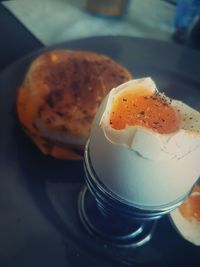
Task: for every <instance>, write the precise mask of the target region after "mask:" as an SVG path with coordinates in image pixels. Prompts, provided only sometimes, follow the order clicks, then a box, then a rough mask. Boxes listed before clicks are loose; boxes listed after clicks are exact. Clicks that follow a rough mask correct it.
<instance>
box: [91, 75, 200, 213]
mask: <svg viewBox="0 0 200 267" xmlns="http://www.w3.org/2000/svg"><path fill="white" fill-rule="evenodd" d="M123 94H126V98H124V95H123ZM128 95H131V101H133V102H131V101H130V103H131V104H134V97H135V96H136V98H137V97H142V98H143V99H145V98H147V103H145V104H144V105H142V106H140V107H139V111H140V113H141V114H140V115H145V114H146V113H147V114H148V115H149V116H151V118H150V120H151V121H152V123H153V122H154V121H155V119H156V121H158V119H159V118H160V119H164V120H166V116H167V114H169V117H170V119H171V121H169V122H170V123H172V120H173V123H174V125H172V127H171V130H168V127H166V129H167V130H166V132H165V131H164V132H162V131H159V130H158V129H157V128H155V129H154V128H152V125H154V124H151V125H150V126H149V125H148V119H146V121H145V122H141V116H140V117H139V120H140V122H139V123H138V120H135V121H134V123H133V124H134V125H131V123H129V122H128V123H127V122H126V123H125V125H124V127H121V126H120V127H121V128H120V129H115V128H113V124H112V123H113V122H112V123H111V121H112V120H111V118H112V112H114V109H113V106H114V104H115V103H114V102H115V100H116V99H118V98H119V99H120V97H121V100H122V101H121V102H125V103H123V104H125V105H127V102H128V101H129V100H128V101H124V100H123V99H128ZM154 97H155V98H156V101H155V102H154V104H152V103H151V102H150V101H151V98H154ZM148 99H150V100H148ZM157 100H158V102H157ZM142 101H143V100H142ZM145 101H146V100H145ZM148 101H149V102H148ZM159 101H160V102H159ZM113 103H114V104H113ZM138 103H141V101H140V99H139V100H138ZM160 103H161V104H165V105H163V106H162V107H161V108H160V107H157V104H158V105H159V104H160ZM145 105H146V106H145ZM144 106H145V110H144ZM149 106H150V107H151V108H152V109H155V110H153V112H152V110H151V111H150V112H149V113H148V112H147V109H148V107H149ZM165 107H166V112H164V113H162V109H165ZM120 108H121V107H120ZM128 108H129V107H128ZM128 108H127V109H128ZM122 110H123V109H122ZM130 111H131V110H130ZM131 112H132V111H131ZM131 112H130V114H131ZM160 112H161V114H162V116H161V117H159V114H160ZM132 114H134V113H132ZM138 114H139V113H138V111H137V113H135V114H134V115H138ZM125 115H126V114H125ZM125 115H124V113H122V114H121V117H122V118H123V119H124V117H125ZM119 116H120V115H119ZM155 117H156V118H155ZM191 117H192V118H193V119H191ZM134 119H135V118H134ZM160 121H161V120H160ZM164 124H165V123H164V122H163V124H162V123H161V122H160V125H164ZM199 130H200V113H199V112H198V111H196V110H194V109H192V108H191V107H189V106H187V105H185V104H184V103H182V102H180V101H177V100H171V99H169V98H168V97H166V96H164V95H163V94H160V93H159V92H158V90H157V88H156V85H155V83H154V82H153V80H152V79H151V78H142V79H136V80H132V81H129V82H127V83H125V84H122V85H120V86H118V87H116V88H114V89H113V90H111V92H110V93H109V95H108V96H107V97H106V98H105V100H104V101H103V103H102V105H101V107H100V109H99V110H98V112H97V115H96V118H95V120H94V123H93V127H92V131H91V138H90V145H89V149H90V156H91V161H92V165H93V168H94V170H95V172H96V174H97V176H98V177H99V179H100V180H101V182H103V184H104V185H105V186H106V187H107V188H108V189H109V190H111V191H112V192H113V193H114V194H116V195H117V196H118V197H121V198H122V199H123V200H126V201H128V202H130V203H133V204H134V205H135V206H138V207H144V206H145V207H149V208H154V207H155V208H158V207H162V206H165V205H168V204H170V203H171V202H174V201H178V199H181V198H182V197H183V196H184V195H186V194H187V193H188V192H189V191H190V190H191V187H192V186H193V184H194V183H195V182H196V180H197V179H198V176H199V174H200V164H199V158H200V134H199Z"/></svg>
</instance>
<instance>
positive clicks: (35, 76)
mask: <svg viewBox="0 0 200 267" xmlns="http://www.w3.org/2000/svg"><path fill="white" fill-rule="evenodd" d="M131 78H132V75H131V73H130V72H129V71H128V70H127V69H126V68H124V67H123V66H121V65H120V64H118V63H116V62H115V61H114V60H112V59H110V58H109V57H107V56H105V55H101V54H97V53H94V52H88V51H71V50H55V51H50V52H46V53H43V54H42V55H40V56H38V57H37V58H36V59H35V60H34V61H33V62H32V63H31V65H30V67H29V69H28V72H27V74H26V76H25V79H24V82H23V83H22V85H21V86H20V88H19V90H18V95H17V103H16V105H17V114H18V118H19V121H20V122H21V124H22V126H23V128H24V129H25V130H26V132H27V133H28V135H29V136H30V137H31V139H32V140H33V142H34V143H35V144H36V145H37V146H38V147H39V149H40V150H41V151H42V152H43V153H44V154H47V155H52V156H54V157H56V158H62V159H63V158H64V159H81V154H82V152H83V148H84V145H85V142H86V140H87V138H88V137H89V133H90V128H91V124H92V121H93V118H94V116H95V114H96V111H97V109H98V107H99V105H100V103H101V101H102V100H103V98H104V97H105V96H106V95H107V94H108V92H109V91H110V90H111V89H112V88H113V87H116V86H118V85H119V84H121V83H124V82H125V81H128V80H130V79H131Z"/></svg>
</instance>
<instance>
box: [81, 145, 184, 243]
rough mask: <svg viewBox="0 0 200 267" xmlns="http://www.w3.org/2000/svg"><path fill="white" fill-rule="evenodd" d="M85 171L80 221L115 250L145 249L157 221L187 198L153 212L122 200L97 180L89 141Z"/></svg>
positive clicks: (86, 148)
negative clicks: (126, 248)
mask: <svg viewBox="0 0 200 267" xmlns="http://www.w3.org/2000/svg"><path fill="white" fill-rule="evenodd" d="M84 171H85V181H86V186H84V187H83V189H82V190H81V192H80V194H79V198H78V212H79V217H80V220H81V222H82V224H83V226H84V228H85V229H86V230H87V232H88V233H89V234H90V235H92V236H95V237H96V238H98V239H100V240H101V241H103V242H104V243H105V242H106V243H108V244H111V245H113V246H121V247H133V248H136V247H139V246H142V245H144V244H145V243H147V242H148V241H149V240H150V239H151V237H152V234H153V232H154V230H155V226H156V223H157V219H159V218H161V217H162V216H164V215H165V214H167V213H169V212H170V211H172V210H173V209H175V208H176V207H178V206H179V205H180V204H181V203H182V201H183V199H184V198H185V196H184V197H183V199H181V200H180V199H179V200H178V201H175V202H173V203H171V204H170V205H168V206H165V207H161V208H158V209H152V210H151V209H147V208H146V207H142V208H138V207H135V206H134V205H132V204H130V203H127V202H126V201H124V200H122V199H119V198H118V197H117V196H116V195H114V194H113V192H111V191H109V190H108V189H107V188H106V187H105V185H104V184H102V183H101V181H100V180H99V178H98V177H97V175H96V173H95V170H94V169H93V167H92V163H91V160H90V153H89V140H88V142H87V145H86V147H85V154H84Z"/></svg>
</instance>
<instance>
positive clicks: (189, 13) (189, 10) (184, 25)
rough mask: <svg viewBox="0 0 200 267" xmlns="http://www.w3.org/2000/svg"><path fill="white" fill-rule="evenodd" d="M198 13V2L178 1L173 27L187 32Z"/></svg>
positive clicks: (194, 0) (190, 0) (191, 0)
mask: <svg viewBox="0 0 200 267" xmlns="http://www.w3.org/2000/svg"><path fill="white" fill-rule="evenodd" d="M199 11H200V0H179V1H178V2H177V7H176V15H175V21H174V24H175V27H176V28H177V29H185V30H189V28H190V27H191V25H192V23H193V21H194V18H195V17H196V15H197V14H198V12H199Z"/></svg>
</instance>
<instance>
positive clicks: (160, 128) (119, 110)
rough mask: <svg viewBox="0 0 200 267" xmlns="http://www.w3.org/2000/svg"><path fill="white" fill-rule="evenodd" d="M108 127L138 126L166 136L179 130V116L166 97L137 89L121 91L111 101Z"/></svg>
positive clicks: (143, 89)
mask: <svg viewBox="0 0 200 267" xmlns="http://www.w3.org/2000/svg"><path fill="white" fill-rule="evenodd" d="M110 125H111V127H112V128H114V129H116V130H122V129H124V128H125V127H126V125H130V126H134V125H139V126H143V127H147V128H151V129H152V130H154V131H156V132H158V133H161V134H162V133H163V134H164V133H165V134H167V133H171V132H174V131H176V130H177V129H178V128H179V116H178V113H177V111H176V110H175V109H174V108H173V107H172V106H171V105H170V101H169V100H167V98H166V97H164V96H163V95H161V94H159V93H157V92H156V93H154V94H152V93H151V92H149V90H148V89H146V88H138V90H134V91H131V90H127V91H123V92H121V93H119V94H118V95H117V96H116V97H115V98H114V99H113V103H112V110H111V115H110Z"/></svg>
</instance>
